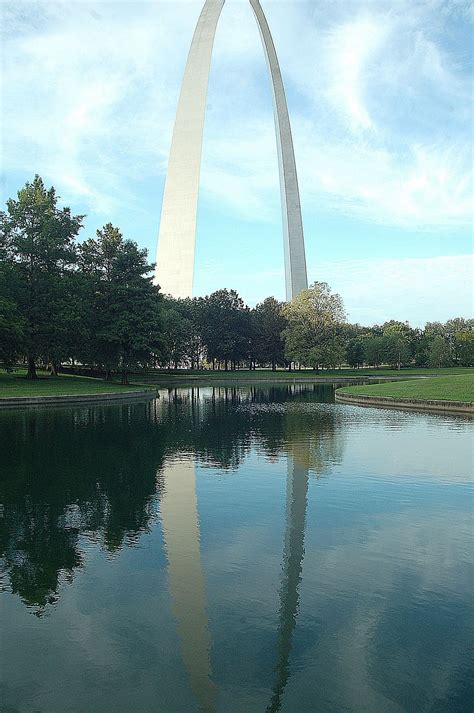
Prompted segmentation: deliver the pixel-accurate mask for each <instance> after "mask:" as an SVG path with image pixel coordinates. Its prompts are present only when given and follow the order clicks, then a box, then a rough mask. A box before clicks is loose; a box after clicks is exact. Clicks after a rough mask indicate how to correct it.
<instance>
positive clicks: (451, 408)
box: [336, 390, 474, 416]
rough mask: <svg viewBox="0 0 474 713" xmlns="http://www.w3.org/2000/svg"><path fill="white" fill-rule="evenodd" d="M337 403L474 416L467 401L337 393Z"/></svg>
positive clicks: (472, 408) (473, 406)
mask: <svg viewBox="0 0 474 713" xmlns="http://www.w3.org/2000/svg"><path fill="white" fill-rule="evenodd" d="M336 403H344V404H352V405H354V406H377V407H382V408H404V409H406V408H408V409H416V410H420V411H436V412H444V413H463V414H470V415H471V416H472V415H474V404H473V403H470V402H467V401H444V400H439V399H430V400H425V399H407V398H394V397H391V396H366V395H364V394H348V393H345V392H343V391H341V390H338V391H336Z"/></svg>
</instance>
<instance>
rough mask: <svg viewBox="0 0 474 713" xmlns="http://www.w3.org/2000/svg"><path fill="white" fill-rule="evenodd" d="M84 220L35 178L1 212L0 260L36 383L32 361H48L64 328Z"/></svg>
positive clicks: (29, 367)
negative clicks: (71, 276) (19, 317)
mask: <svg viewBox="0 0 474 713" xmlns="http://www.w3.org/2000/svg"><path fill="white" fill-rule="evenodd" d="M82 220H83V216H81V215H76V216H74V215H72V213H71V210H70V208H59V207H58V196H57V194H56V191H55V189H54V188H53V187H51V188H49V189H46V188H45V186H44V184H43V181H42V179H41V178H40V177H39V176H35V178H34V180H33V181H32V182H31V183H26V184H25V186H24V187H23V188H22V189H20V191H18V197H17V200H15V199H13V198H11V199H10V200H8V201H7V210H6V211H5V212H2V213H0V260H1V261H2V263H4V264H3V265H2V272H3V275H4V277H5V274H7V277H8V283H9V285H10V286H11V287H10V290H11V294H10V298H11V299H12V300H13V302H14V303H15V304H16V305H17V309H18V313H19V315H20V316H21V323H22V325H23V328H22V331H23V339H24V350H25V353H26V356H27V360H28V374H27V378H29V379H36V378H37V375H36V359H37V358H38V357H39V356H47V357H49V358H51V357H52V355H53V353H54V352H55V351H57V350H58V348H59V344H60V342H61V340H62V339H63V334H64V331H65V330H67V323H66V322H65V315H67V313H68V309H67V305H68V304H69V303H70V292H69V289H68V286H69V282H68V277H69V274H70V272H71V270H72V269H73V267H74V265H75V263H76V247H75V243H74V241H75V238H76V236H77V234H78V233H79V230H80V229H81V226H82Z"/></svg>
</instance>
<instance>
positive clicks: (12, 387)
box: [0, 370, 150, 399]
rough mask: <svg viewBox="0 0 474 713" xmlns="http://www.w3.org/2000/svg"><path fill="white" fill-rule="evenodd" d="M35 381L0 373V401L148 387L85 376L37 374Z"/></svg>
mask: <svg viewBox="0 0 474 713" xmlns="http://www.w3.org/2000/svg"><path fill="white" fill-rule="evenodd" d="M38 376H39V377H40V378H39V379H38V380H37V381H27V380H26V379H25V378H24V377H25V372H24V371H22V370H18V371H15V372H13V373H11V374H9V373H7V372H4V371H0V399H2V398H6V397H12V396H70V395H80V394H110V393H117V392H120V391H121V392H126V391H138V390H139V389H147V388H148V389H149V388H150V387H147V386H143V385H137V384H130V385H129V386H122V385H121V384H118V383H115V382H110V381H103V380H102V379H93V378H90V377H86V376H70V375H65V374H61V375H60V376H58V377H52V376H48V375H47V374H46V373H44V372H43V373H42V372H38Z"/></svg>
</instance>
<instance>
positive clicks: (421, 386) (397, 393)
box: [339, 370, 474, 403]
mask: <svg viewBox="0 0 474 713" xmlns="http://www.w3.org/2000/svg"><path fill="white" fill-rule="evenodd" d="M339 392H340V393H346V394H351V395H354V396H357V395H363V396H386V397H390V398H394V399H397V398H401V399H420V400H438V401H464V402H467V403H473V402H474V373H472V370H471V372H470V373H468V374H463V375H453V376H439V377H436V378H433V379H414V380H410V381H393V382H389V383H386V384H369V385H367V384H366V385H364V386H343V387H341V388H340V389H339Z"/></svg>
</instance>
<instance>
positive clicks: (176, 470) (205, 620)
mask: <svg viewBox="0 0 474 713" xmlns="http://www.w3.org/2000/svg"><path fill="white" fill-rule="evenodd" d="M0 447H1V462H0V472H1V481H0V503H1V505H0V554H1V556H2V560H1V561H0V562H1V565H2V570H3V578H2V593H1V596H0V606H1V609H0V611H1V628H2V633H1V639H0V710H1V711H2V713H13V712H20V711H21V713H23V712H30V711H31V712H33V711H34V712H35V713H36V712H39V711H41V712H42V713H67V712H69V711H71V712H74V713H82V712H84V713H95V712H96V711H97V712H100V713H108V712H109V711H110V712H111V713H112V712H113V713H121V712H124V713H132V712H133V713H149V712H150V713H152V712H153V713H154V712H163V713H175V712H176V713H181V712H183V713H192V712H193V711H206V712H209V713H211V712H213V711H215V712H216V713H217V712H221V711H222V712H223V713H233V712H234V711H239V712H242V713H253V712H254V711H255V712H256V713H257V712H259V713H260V712H262V713H264V712H268V711H287V712H289V713H299V712H308V713H316V712H318V713H333V712H334V713H346V712H347V713H348V712H357V713H359V712H361V713H362V712H363V713H372V712H373V713H385V712H390V713H391V712H392V711H393V713H396V712H397V713H398V712H400V711H407V712H410V713H420V712H422V711H430V712H431V713H442V712H446V713H448V712H449V713H472V710H473V700H474V694H473V693H474V692H473V658H472V634H473V631H472V626H473V622H474V616H473V614H474V612H473V599H472V590H473V574H472V545H473V526H472V514H473V513H472V499H471V491H470V485H471V482H470V477H471V470H472V424H471V423H470V422H469V421H468V420H467V419H464V418H462V417H447V416H444V415H443V416H440V415H430V414H426V413H420V414H419V413H409V412H402V411H388V410H379V409H377V410H376V409H365V408H358V407H356V406H346V405H338V404H334V391H333V387H332V386H330V385H323V386H321V385H318V386H309V385H300V386H298V385H292V386H277V387H272V388H268V387H267V388H259V387H248V388H245V387H239V388H223V387H221V388H216V387H214V388H212V387H209V388H200V389H196V388H195V389H176V390H170V391H168V390H166V391H161V392H160V398H158V399H156V400H152V401H143V402H139V403H127V404H118V405H107V406H105V405H94V406H90V407H87V406H77V407H73V408H72V407H68V408H65V407H57V408H47V409H43V408H41V409H37V410H36V409H30V410H29V411H24V410H12V411H2V412H0Z"/></svg>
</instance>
